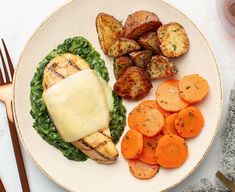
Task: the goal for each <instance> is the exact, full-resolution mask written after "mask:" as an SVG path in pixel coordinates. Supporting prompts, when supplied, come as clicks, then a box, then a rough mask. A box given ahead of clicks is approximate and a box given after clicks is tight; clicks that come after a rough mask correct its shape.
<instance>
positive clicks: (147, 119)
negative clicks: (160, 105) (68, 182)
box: [137, 109, 165, 137]
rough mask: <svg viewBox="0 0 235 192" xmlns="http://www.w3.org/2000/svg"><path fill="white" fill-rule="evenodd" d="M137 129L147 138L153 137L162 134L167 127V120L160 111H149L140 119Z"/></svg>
mask: <svg viewBox="0 0 235 192" xmlns="http://www.w3.org/2000/svg"><path fill="white" fill-rule="evenodd" d="M139 123H140V124H139V125H138V126H137V129H138V131H139V132H141V133H142V134H143V135H145V136H147V137H153V136H155V135H157V134H158V133H160V132H161V130H162V129H163V127H164V125H165V119H164V116H163V115H162V113H161V112H160V111H159V110H158V109H148V110H146V112H145V113H144V114H143V115H141V116H140V117H139Z"/></svg>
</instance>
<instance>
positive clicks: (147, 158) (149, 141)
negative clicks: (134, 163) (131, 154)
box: [139, 134, 162, 165]
mask: <svg viewBox="0 0 235 192" xmlns="http://www.w3.org/2000/svg"><path fill="white" fill-rule="evenodd" d="M161 137H162V135H161V134H158V135H156V136H155V137H146V136H144V137H143V150H142V153H141V154H140V155H139V159H140V160H141V161H142V162H144V163H147V164H150V165H155V164H157V161H156V159H155V157H154V153H155V150H156V147H157V143H158V140H159V139H160V138H161Z"/></svg>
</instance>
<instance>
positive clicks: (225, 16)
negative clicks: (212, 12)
mask: <svg viewBox="0 0 235 192" xmlns="http://www.w3.org/2000/svg"><path fill="white" fill-rule="evenodd" d="M217 11H218V13H219V16H220V19H221V20H222V22H223V24H224V26H225V27H226V28H227V30H228V31H229V32H230V33H232V34H233V35H235V0H217Z"/></svg>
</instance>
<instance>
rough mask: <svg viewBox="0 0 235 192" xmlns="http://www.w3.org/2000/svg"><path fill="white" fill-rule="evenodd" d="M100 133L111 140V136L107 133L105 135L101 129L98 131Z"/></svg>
mask: <svg viewBox="0 0 235 192" xmlns="http://www.w3.org/2000/svg"><path fill="white" fill-rule="evenodd" d="M98 132H99V133H100V134H102V135H103V136H105V137H106V138H107V139H109V140H112V138H111V137H110V136H109V135H106V134H105V133H104V132H103V131H98Z"/></svg>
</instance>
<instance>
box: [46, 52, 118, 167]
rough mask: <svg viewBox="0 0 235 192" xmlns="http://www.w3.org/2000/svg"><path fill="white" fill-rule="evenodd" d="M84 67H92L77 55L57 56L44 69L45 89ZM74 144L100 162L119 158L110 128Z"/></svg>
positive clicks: (106, 162) (105, 162)
mask: <svg viewBox="0 0 235 192" xmlns="http://www.w3.org/2000/svg"><path fill="white" fill-rule="evenodd" d="M84 69H90V67H89V65H88V64H87V63H86V62H85V61H84V60H83V59H81V58H80V57H78V56H76V55H72V54H70V53H66V54H63V55H60V56H57V57H56V58H54V59H53V60H51V61H50V63H48V64H47V66H46V67H45V69H44V74H43V89H44V90H45V89H48V88H49V87H50V86H52V85H53V84H55V83H56V82H58V81H60V80H62V79H64V78H66V77H68V76H70V75H72V74H74V73H76V72H79V71H81V70H84ZM72 144H73V145H74V146H75V147H77V148H78V149H80V150H81V151H82V152H83V153H85V154H86V155H87V156H89V157H90V158H91V159H94V160H95V161H97V162H99V163H103V164H110V163H113V162H114V161H115V160H116V159H117V158H118V151H117V148H116V146H115V144H114V143H113V142H112V138H111V135H110V130H109V128H104V129H103V130H100V131H97V132H95V133H93V134H91V135H88V136H86V137H84V138H82V139H80V140H78V141H75V142H72Z"/></svg>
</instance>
